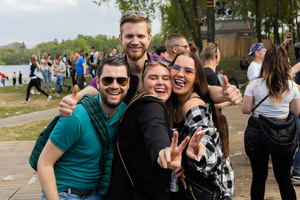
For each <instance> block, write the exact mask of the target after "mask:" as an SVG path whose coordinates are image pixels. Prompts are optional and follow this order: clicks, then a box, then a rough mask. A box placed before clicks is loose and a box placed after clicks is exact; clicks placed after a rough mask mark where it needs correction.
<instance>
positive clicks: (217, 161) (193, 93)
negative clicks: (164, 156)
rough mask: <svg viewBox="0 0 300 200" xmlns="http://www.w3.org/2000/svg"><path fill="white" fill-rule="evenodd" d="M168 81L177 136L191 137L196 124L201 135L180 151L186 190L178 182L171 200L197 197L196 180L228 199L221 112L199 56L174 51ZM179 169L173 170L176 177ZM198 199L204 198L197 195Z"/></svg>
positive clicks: (228, 171) (227, 163)
mask: <svg viewBox="0 0 300 200" xmlns="http://www.w3.org/2000/svg"><path fill="white" fill-rule="evenodd" d="M171 80H172V86H173V93H174V94H175V95H174V96H175V98H174V105H175V106H176V109H175V114H174V127H176V128H178V130H179V131H178V132H179V135H180V136H179V137H180V139H181V138H185V137H186V136H190V137H192V136H193V133H194V132H195V133H196V132H198V131H196V130H197V129H198V128H199V127H202V130H203V131H201V132H198V134H200V135H201V134H204V136H203V138H202V139H201V142H192V140H191V141H190V143H189V146H188V148H187V149H186V151H184V152H183V154H182V159H183V162H182V163H183V169H184V175H185V176H186V179H185V183H186V184H187V186H188V188H189V189H187V190H186V188H187V187H186V185H185V184H183V185H181V184H180V187H179V192H178V193H177V194H175V195H174V197H175V199H200V197H199V196H198V194H199V192H197V191H198V190H197V189H195V187H196V185H197V184H198V183H199V181H200V180H201V182H202V183H203V182H204V186H209V188H212V189H214V190H215V191H217V192H219V193H221V195H220V196H218V197H216V199H232V196H233V185H234V174H233V169H232V166H231V163H230V160H229V157H228V156H229V148H228V138H227V132H226V128H225V124H224V120H223V118H222V115H221V114H220V112H219V110H218V109H216V108H215V106H214V103H213V101H212V99H211V97H210V95H209V91H208V85H207V81H206V78H205V74H204V70H203V66H202V63H201V61H200V59H199V58H198V57H197V56H196V55H195V54H194V53H192V52H183V53H180V54H178V55H177V56H176V57H175V59H174V61H173V62H172V65H171ZM170 112H172V111H170ZM179 171H180V169H178V170H177V171H176V172H177V173H178V176H179V175H180V174H181V173H179ZM181 179H182V178H181ZM201 190H202V189H201ZM201 199H207V198H203V196H201Z"/></svg>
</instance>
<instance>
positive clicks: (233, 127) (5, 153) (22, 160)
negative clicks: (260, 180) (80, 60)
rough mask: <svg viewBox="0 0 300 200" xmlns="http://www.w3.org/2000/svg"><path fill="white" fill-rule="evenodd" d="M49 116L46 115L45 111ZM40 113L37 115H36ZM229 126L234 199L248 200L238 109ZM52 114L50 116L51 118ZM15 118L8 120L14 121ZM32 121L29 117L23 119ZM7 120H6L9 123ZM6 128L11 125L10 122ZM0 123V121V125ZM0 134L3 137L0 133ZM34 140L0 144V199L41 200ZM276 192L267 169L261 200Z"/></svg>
mask: <svg viewBox="0 0 300 200" xmlns="http://www.w3.org/2000/svg"><path fill="white" fill-rule="evenodd" d="M46 113H48V114H49V112H46ZM40 114H41V113H40ZM223 114H224V115H226V117H227V120H228V124H229V141H230V144H229V145H230V159H231V162H232V164H233V168H234V171H235V192H234V198H233V199H234V200H250V185H251V168H250V165H249V161H248V160H247V156H246V155H245V153H244V142H243V139H244V128H245V124H246V121H247V118H248V116H247V115H243V114H241V111H240V106H239V105H237V106H231V107H228V108H225V109H224V110H223ZM31 115H32V116H34V115H35V117H33V119H35V120H36V119H38V120H40V119H41V118H42V117H45V118H49V117H52V116H50V114H49V115H47V114H45V113H44V114H43V115H39V117H36V116H38V114H36V113H35V114H31ZM54 115H56V114H54V113H53V116H54ZM17 117H21V116H17ZM17 117H11V118H8V119H11V120H12V121H15V119H16V118H17ZM28 118H32V117H31V116H30V115H28V116H27V117H25V119H26V120H29V119H28ZM25 119H24V120H23V118H18V120H19V122H18V123H25ZM9 121H10V120H9ZM9 121H7V122H5V123H6V125H11V124H10V122H9ZM2 123H4V122H3V121H1V120H0V124H2ZM0 134H4V133H2V132H1V128H0ZM33 145H34V141H24V142H15V141H13V142H0V200H38V199H41V198H40V196H41V186H40V183H39V181H38V176H37V173H36V172H35V171H34V170H33V169H31V167H30V165H29V163H28V158H29V156H30V153H31V150H32V148H33ZM295 189H296V193H297V196H298V199H300V185H295ZM280 199H281V197H280V193H279V189H278V186H277V183H276V181H275V178H274V175H273V169H269V177H268V180H267V183H266V192H265V200H280Z"/></svg>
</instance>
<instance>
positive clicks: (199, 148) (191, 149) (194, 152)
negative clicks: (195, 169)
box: [186, 127, 206, 162]
mask: <svg viewBox="0 0 300 200" xmlns="http://www.w3.org/2000/svg"><path fill="white" fill-rule="evenodd" d="M201 129H202V128H201V127H200V128H198V129H197V130H196V131H195V133H194V134H193V136H192V139H191V141H190V143H189V146H188V148H187V150H186V155H187V156H188V157H189V158H191V159H195V160H196V161H198V162H199V161H200V160H201V159H202V158H203V156H204V155H205V153H206V147H205V146H204V144H202V143H201V139H202V138H203V136H204V134H205V131H201Z"/></svg>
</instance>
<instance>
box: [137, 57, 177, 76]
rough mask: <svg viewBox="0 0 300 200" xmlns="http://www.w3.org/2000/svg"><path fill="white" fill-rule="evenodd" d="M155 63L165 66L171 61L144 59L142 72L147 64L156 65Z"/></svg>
mask: <svg viewBox="0 0 300 200" xmlns="http://www.w3.org/2000/svg"><path fill="white" fill-rule="evenodd" d="M156 64H162V65H165V66H170V65H171V61H169V60H157V59H148V60H146V61H145V64H144V69H143V72H142V74H143V73H144V72H145V69H146V68H147V67H148V66H152V65H156Z"/></svg>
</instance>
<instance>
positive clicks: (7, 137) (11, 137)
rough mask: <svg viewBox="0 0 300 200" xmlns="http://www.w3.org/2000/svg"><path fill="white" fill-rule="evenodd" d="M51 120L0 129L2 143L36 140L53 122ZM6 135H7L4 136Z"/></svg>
mask: <svg viewBox="0 0 300 200" xmlns="http://www.w3.org/2000/svg"><path fill="white" fill-rule="evenodd" d="M51 120H52V118H51V119H45V120H40V121H35V122H29V123H26V124H22V125H17V126H11V127H2V128H0V133H2V134H0V141H32V140H36V139H37V137H38V136H39V134H40V133H41V132H42V131H43V130H44V129H45V127H47V125H48V124H49V123H50V122H51ZM3 133H5V134H3Z"/></svg>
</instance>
